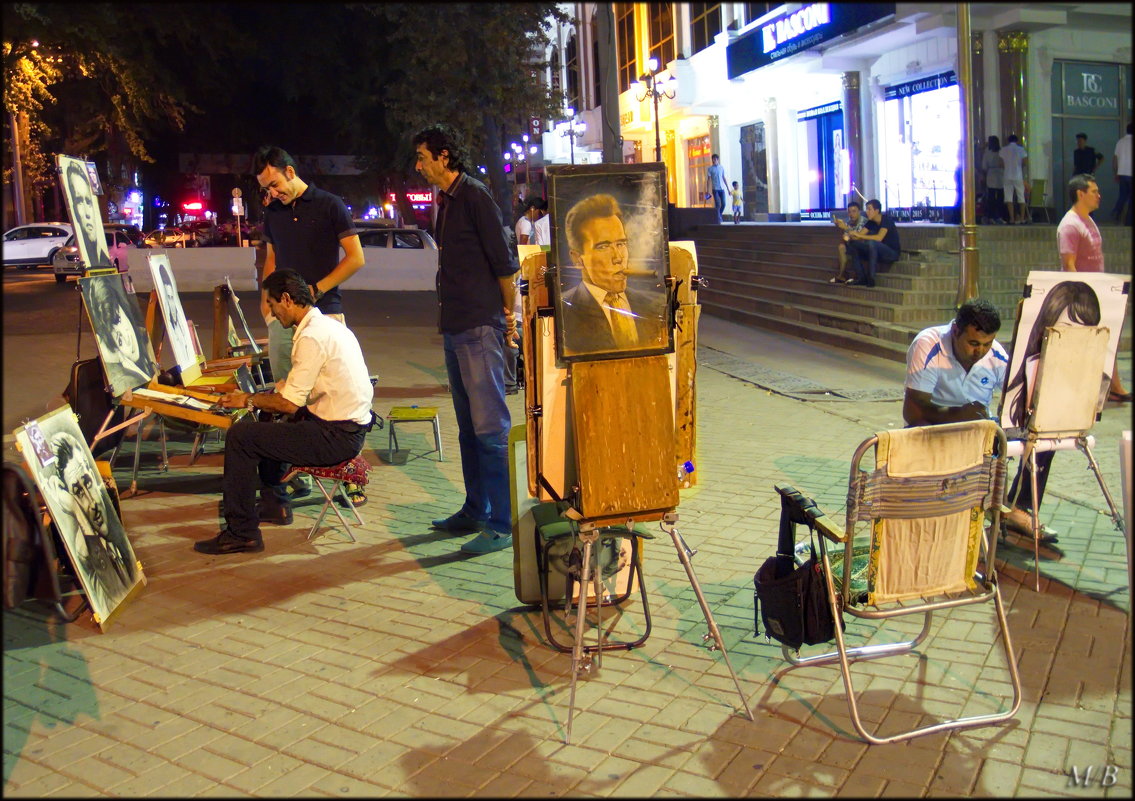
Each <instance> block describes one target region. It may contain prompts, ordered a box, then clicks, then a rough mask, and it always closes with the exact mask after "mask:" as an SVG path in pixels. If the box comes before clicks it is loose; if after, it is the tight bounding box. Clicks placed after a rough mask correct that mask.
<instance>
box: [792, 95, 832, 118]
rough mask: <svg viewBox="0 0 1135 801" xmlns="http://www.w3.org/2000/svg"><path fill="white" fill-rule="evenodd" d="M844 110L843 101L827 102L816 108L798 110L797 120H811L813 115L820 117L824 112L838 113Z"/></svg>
mask: <svg viewBox="0 0 1135 801" xmlns="http://www.w3.org/2000/svg"><path fill="white" fill-rule="evenodd" d="M841 111H843V103H841V102H840V101H838V100H836V101H833V102H831V103H825V104H824V105H822V106H816V107H815V108H806V109H804V110H803V111H798V112H796V119H797V120H810V119H812V118H813V117H820V116H822V115H824V114H837V113H839V112H841Z"/></svg>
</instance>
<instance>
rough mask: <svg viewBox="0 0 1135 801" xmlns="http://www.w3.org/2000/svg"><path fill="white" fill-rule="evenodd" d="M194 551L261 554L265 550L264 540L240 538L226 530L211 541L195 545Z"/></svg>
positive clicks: (203, 541)
mask: <svg viewBox="0 0 1135 801" xmlns="http://www.w3.org/2000/svg"><path fill="white" fill-rule="evenodd" d="M193 550H195V551H197V552H198V553H212V554H226V553H259V552H260V551H263V550H264V540H262V539H259V538H257V539H249V538H248V537H238V536H237V535H236V534H233V533H232V532H231V531H229V530H228V529H227V528H226V529H222V530H221V533H220V534H218V535H217V536H215V537H213V538H212V539H210V540H201V541H200V542H195V543H193Z"/></svg>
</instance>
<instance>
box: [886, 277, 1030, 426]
mask: <svg viewBox="0 0 1135 801" xmlns="http://www.w3.org/2000/svg"><path fill="white" fill-rule="evenodd" d="M1000 329H1001V315H1000V314H999V313H998V312H997V307H996V306H994V305H993V304H992V303H990V302H989V301H987V300H984V299H982V298H974V299H972V300H968V301H966V302H965V303H963V304H962V306H961V308H959V309H958V313H957V314H956V315H955V317H954V320H953V322H951V323H947V324H946V325H939V326H933V327H931V328H927V329H924V330H923V331H921V332H919V334H918V336H916V337H915V338H914V341H913V342H911V343H910V347H909V348H908V349H907V351H906V382H905V385H904V386H905V387H906V391H905V394H904V396H903V404H902V416H903V420H905V421H906V424H907V425H908V426H926V425H938V424H940V423H959V422H962V421H965V420H986V419H988V418H989V417H990V414H989V410H990V409H992V408H993V392H994V390H996V389H998V388H999V387H1001V386H1002V385H1003V384H1004V383H1005V371H1006V370H1008V369H1009V354H1008V353H1007V352H1006V351H1005V348H1004V347H1003V346H1002V345H1001V343H1000V342H998V341H997V339H996V335H997V332H998V331H999V330H1000Z"/></svg>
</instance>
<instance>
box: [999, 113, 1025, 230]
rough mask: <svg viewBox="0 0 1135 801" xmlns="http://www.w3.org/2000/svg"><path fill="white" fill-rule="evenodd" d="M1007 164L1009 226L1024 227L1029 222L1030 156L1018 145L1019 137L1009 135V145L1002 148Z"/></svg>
mask: <svg viewBox="0 0 1135 801" xmlns="http://www.w3.org/2000/svg"><path fill="white" fill-rule="evenodd" d="M1001 160H1002V161H1004V162H1005V202H1006V203H1007V204H1008V206H1009V225H1024V224H1025V223H1027V222H1028V221H1029V218H1028V206H1027V205H1026V203H1027V201H1026V200H1025V190H1026V189H1027V188H1028V180H1027V179H1026V177H1025V176H1027V175H1028V174H1029V172H1028V166H1029V154H1028V153H1026V152H1025V149H1024V148H1023V147H1021V146H1020V144H1018V143H1017V135H1016V134H1009V139H1008V143H1007V144H1006V145H1005V147H1003V148H1001Z"/></svg>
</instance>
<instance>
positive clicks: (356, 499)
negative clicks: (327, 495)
mask: <svg viewBox="0 0 1135 801" xmlns="http://www.w3.org/2000/svg"><path fill="white" fill-rule="evenodd" d="M343 490H344V491H345V492H346V493H347V498H349V499H350V501H351V506H354V507H355V508H358V507H360V506H362V505H363V504H365V503H366V502H367V494H366V492H365V491H364V490H363V488H362V487H361V486H359V485H358V484H352V483H351V482H349V481H348V482H347V483H346V484H344V485H343ZM335 500H336V501H337V502H338V504H339V505H340V506H345V504H344V503H343V498H342V496H336V498H335Z"/></svg>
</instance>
